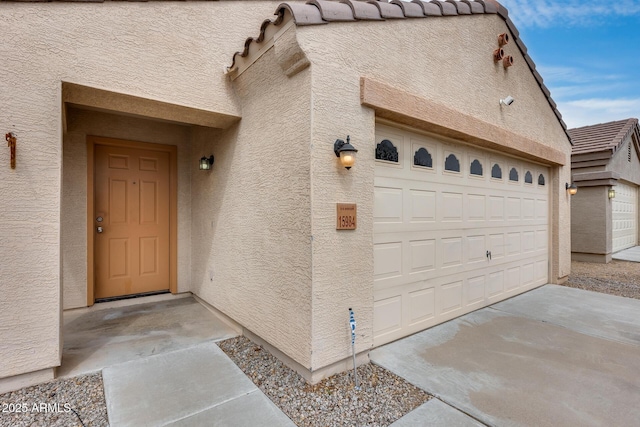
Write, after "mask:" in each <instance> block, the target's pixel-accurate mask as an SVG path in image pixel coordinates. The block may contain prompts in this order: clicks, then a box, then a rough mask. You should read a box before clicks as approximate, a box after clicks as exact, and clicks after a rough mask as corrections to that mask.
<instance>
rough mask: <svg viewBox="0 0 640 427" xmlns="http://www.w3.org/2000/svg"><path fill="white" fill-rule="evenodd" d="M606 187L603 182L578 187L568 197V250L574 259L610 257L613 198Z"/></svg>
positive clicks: (606, 258)
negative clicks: (569, 231)
mask: <svg viewBox="0 0 640 427" xmlns="http://www.w3.org/2000/svg"><path fill="white" fill-rule="evenodd" d="M608 190H609V187H608V186H602V185H601V186H596V187H580V188H579V189H578V192H577V193H576V194H575V195H574V196H572V198H571V224H572V225H571V251H572V258H573V259H574V260H576V261H585V262H609V261H611V203H612V202H611V199H609V197H608V195H607V193H608ZM585 216H588V221H585Z"/></svg>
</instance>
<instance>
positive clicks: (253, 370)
mask: <svg viewBox="0 0 640 427" xmlns="http://www.w3.org/2000/svg"><path fill="white" fill-rule="evenodd" d="M218 345H219V346H220V348H221V349H222V350H223V351H224V352H225V353H226V354H227V355H228V356H229V357H230V358H231V359H232V360H233V361H234V362H235V363H236V365H238V367H240V369H242V371H243V372H244V373H245V374H246V375H247V376H248V377H249V378H250V379H251V380H252V381H253V382H254V383H255V384H256V385H257V386H258V387H259V388H260V390H262V391H263V392H264V393H265V394H266V395H267V396H268V397H269V398H270V399H271V400H272V401H273V402H274V403H275V404H276V405H277V406H278V407H279V408H280V409H281V410H282V411H283V412H284V413H285V414H287V416H288V417H289V418H291V420H293V422H294V423H296V425H298V426H300V427H302V426H319V427H320V426H321V427H329V426H388V425H389V424H391V423H393V422H394V421H395V420H397V419H398V418H400V417H402V416H403V415H405V414H407V413H408V412H410V411H412V410H413V409H415V408H417V407H418V406H420V405H421V404H423V403H424V402H426V401H427V400H429V398H430V397H431V396H429V395H428V394H427V393H426V392H424V391H422V390H420V389H419V388H417V387H414V386H413V385H411V384H409V383H408V382H406V381H405V380H403V379H402V378H400V377H398V376H396V375H394V374H392V373H391V372H389V371H387V370H385V369H383V368H381V367H379V366H377V365H374V364H372V363H369V364H366V365H363V366H360V367H359V368H358V379H359V383H360V390H355V389H354V383H353V371H351V372H343V373H341V374H338V375H334V376H332V377H330V378H327V379H325V380H323V381H322V382H320V383H319V384H316V385H313V386H312V385H309V384H307V383H306V382H305V380H304V379H303V378H302V377H301V376H300V375H299V374H298V373H296V372H295V371H293V370H292V369H290V368H288V367H287V366H286V365H284V364H283V363H282V362H280V361H279V360H278V359H276V358H275V357H274V356H272V355H271V354H270V353H269V352H268V351H266V350H265V349H263V348H262V347H261V346H259V345H256V344H254V343H253V342H251V341H250V340H248V339H247V338H245V337H238V338H232V339H229V340H225V341H222V342H220V343H218Z"/></svg>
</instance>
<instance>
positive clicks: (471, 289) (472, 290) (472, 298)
mask: <svg viewBox="0 0 640 427" xmlns="http://www.w3.org/2000/svg"><path fill="white" fill-rule="evenodd" d="M486 282H487V280H486V277H485V275H484V274H483V275H480V276H476V277H471V278H469V280H467V288H466V290H467V292H466V294H467V296H466V305H467V306H472V305H475V304H483V303H484V302H485V301H486V297H487V295H486V293H487V286H486Z"/></svg>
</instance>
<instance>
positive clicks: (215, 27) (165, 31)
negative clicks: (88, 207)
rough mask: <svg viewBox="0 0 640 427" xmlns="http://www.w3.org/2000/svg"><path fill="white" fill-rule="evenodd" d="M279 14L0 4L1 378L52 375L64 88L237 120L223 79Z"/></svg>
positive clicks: (208, 5) (191, 5)
mask: <svg viewBox="0 0 640 427" xmlns="http://www.w3.org/2000/svg"><path fill="white" fill-rule="evenodd" d="M277 4H278V3H277V2H260V1H256V2H250V1H249V2H148V3H144V2H139V3H138V2H137V3H128V2H104V3H100V4H95V3H82V4H78V3H73V2H71V3H64V2H53V3H28V4H27V3H20V2H18V3H7V2H0V28H2V29H3V30H2V32H0V56H1V57H2V58H3V60H2V67H0V102H1V103H2V105H3V108H2V109H0V126H1V127H2V132H3V134H4V133H5V132H9V131H14V132H16V133H17V135H18V148H17V152H18V162H17V163H18V165H17V168H16V169H15V170H10V169H9V166H8V163H9V159H8V155H9V153H8V150H2V152H1V153H0V162H1V163H0V164H1V165H2V167H0V193H1V194H3V195H5V198H4V200H3V203H2V204H0V218H2V221H0V259H2V268H1V269H0V293H1V294H2V298H1V299H0V325H2V327H1V328H0V342H2V343H3V360H2V363H1V364H0V378H3V377H7V376H11V375H16V374H20V373H23V372H28V371H34V370H40V369H45V368H49V367H53V366H57V365H58V364H59V361H60V346H61V341H60V308H61V303H62V302H61V296H60V295H61V289H60V286H61V285H60V282H61V262H60V259H61V250H60V239H61V236H60V221H61V208H60V199H61V178H62V173H61V168H62V127H61V122H62V120H61V104H62V103H61V82H62V81H67V82H74V83H79V84H83V85H86V86H92V87H98V88H103V89H108V90H112V91H114V92H122V93H128V94H131V95H136V96H140V97H146V98H151V99H156V100H160V101H166V102H170V103H174V104H181V105H185V106H190V107H194V108H200V109H204V110H211V111H217V112H222V113H228V114H236V115H238V114H239V112H240V107H239V105H238V104H237V103H236V102H235V96H234V95H233V92H232V89H231V83H230V82H229V81H228V80H227V78H226V77H225V76H224V74H223V67H224V66H225V65H228V64H229V63H230V60H231V56H232V55H233V52H235V51H236V50H240V49H241V48H242V46H243V42H244V40H245V38H246V37H247V35H251V34H255V33H256V32H257V29H258V28H259V27H260V24H261V22H262V21H263V20H264V19H265V17H269V16H271V15H272V14H273V11H274V10H275V7H276V6H277Z"/></svg>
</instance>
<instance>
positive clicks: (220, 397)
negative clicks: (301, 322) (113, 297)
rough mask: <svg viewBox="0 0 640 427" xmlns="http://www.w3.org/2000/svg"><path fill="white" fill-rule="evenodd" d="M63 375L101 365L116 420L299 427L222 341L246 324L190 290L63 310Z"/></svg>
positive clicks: (111, 421)
mask: <svg viewBox="0 0 640 427" xmlns="http://www.w3.org/2000/svg"><path fill="white" fill-rule="evenodd" d="M63 317H64V349H63V358H62V366H61V367H60V369H59V374H60V375H59V376H61V377H71V376H76V375H81V374H85V373H89V372H95V371H100V370H102V378H103V382H104V391H105V400H106V403H107V412H108V416H109V424H110V426H111V427H120V426H135V427H138V426H153V427H156V426H224V427H227V426H230V427H236V426H237V427H241V426H246V427H253V426H256V427H260V426H265V427H271V426H285V427H291V426H293V427H295V425H294V424H293V422H291V420H290V419H289V418H288V417H287V416H286V415H285V414H284V413H283V412H282V411H280V409H279V408H278V407H276V405H275V404H273V402H271V400H269V398H268V397H267V396H266V395H265V394H264V393H262V392H261V391H260V390H259V389H258V388H257V387H256V386H255V385H254V384H253V382H251V380H249V378H247V377H246V376H245V375H244V373H243V372H242V371H241V370H240V368H238V367H237V366H236V365H235V364H234V363H233V362H232V361H231V359H229V357H227V355H225V354H224V352H223V351H222V350H220V348H219V347H218V346H217V345H216V344H215V342H217V341H221V340H224V339H227V338H231V337H235V336H238V335H239V331H238V330H237V329H234V327H232V326H231V325H230V324H227V323H225V322H224V321H222V320H221V319H220V318H219V317H217V316H216V315H214V314H213V313H212V312H211V311H209V310H208V309H207V308H205V306H203V305H202V304H200V303H199V302H198V301H196V300H195V299H194V298H193V297H192V296H191V295H190V294H184V295H170V294H166V295H158V296H153V297H144V298H140V299H131V300H123V301H116V302H109V303H104V304H96V305H95V306H93V307H90V308H83V309H78V310H70V311H66V312H64V315H63Z"/></svg>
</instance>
